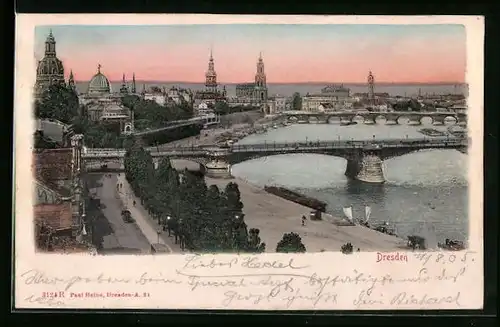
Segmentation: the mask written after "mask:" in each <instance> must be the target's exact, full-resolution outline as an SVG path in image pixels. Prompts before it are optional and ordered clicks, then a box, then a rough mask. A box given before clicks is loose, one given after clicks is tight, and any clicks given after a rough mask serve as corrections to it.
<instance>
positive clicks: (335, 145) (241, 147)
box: [230, 138, 467, 152]
mask: <svg viewBox="0 0 500 327" xmlns="http://www.w3.org/2000/svg"><path fill="white" fill-rule="evenodd" d="M436 146H438V147H441V146H442V147H453V146H467V140H464V139H452V138H450V139H442V140H432V139H429V140H421V141H414V140H385V141H378V142H377V141H328V142H321V141H310V142H290V143H286V142H285V143H276V142H271V143H264V144H248V145H247V144H236V145H233V146H231V147H230V149H231V151H233V152H251V151H269V150H271V151H272V150H276V151H278V150H286V149H293V148H296V149H311V148H319V149H341V148H369V147H375V148H377V147H378V148H394V147H415V148H428V147H429V148H430V147H436Z"/></svg>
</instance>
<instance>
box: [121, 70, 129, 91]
mask: <svg viewBox="0 0 500 327" xmlns="http://www.w3.org/2000/svg"><path fill="white" fill-rule="evenodd" d="M120 93H121V94H127V93H128V87H127V82H126V81H125V74H123V77H122V87H121V88H120Z"/></svg>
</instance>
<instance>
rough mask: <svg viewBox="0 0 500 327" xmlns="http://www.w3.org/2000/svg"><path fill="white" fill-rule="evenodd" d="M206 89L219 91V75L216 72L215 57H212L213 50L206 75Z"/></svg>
mask: <svg viewBox="0 0 500 327" xmlns="http://www.w3.org/2000/svg"><path fill="white" fill-rule="evenodd" d="M205 87H206V88H207V91H210V92H216V91H217V73H216V72H215V64H214V57H213V55H212V48H210V58H209V60H208V70H207V72H206V73H205Z"/></svg>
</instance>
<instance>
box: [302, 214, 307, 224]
mask: <svg viewBox="0 0 500 327" xmlns="http://www.w3.org/2000/svg"><path fill="white" fill-rule="evenodd" d="M305 225H306V216H304V215H302V226H305Z"/></svg>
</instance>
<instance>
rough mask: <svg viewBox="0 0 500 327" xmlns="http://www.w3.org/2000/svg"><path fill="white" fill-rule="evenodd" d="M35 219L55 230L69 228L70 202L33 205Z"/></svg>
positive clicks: (70, 216) (70, 222) (70, 223)
mask: <svg viewBox="0 0 500 327" xmlns="http://www.w3.org/2000/svg"><path fill="white" fill-rule="evenodd" d="M33 211H34V217H35V220H39V221H41V222H44V223H45V224H47V225H48V226H49V227H51V228H53V229H54V230H56V231H60V230H65V229H70V228H71V225H72V211H71V203H69V202H65V203H64V202H63V203H60V204H38V205H35V206H33Z"/></svg>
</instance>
